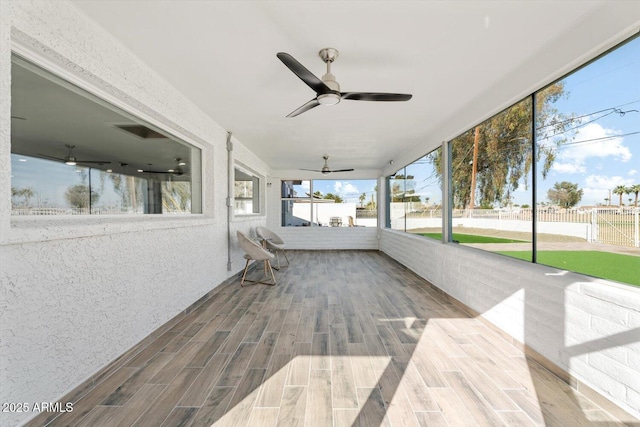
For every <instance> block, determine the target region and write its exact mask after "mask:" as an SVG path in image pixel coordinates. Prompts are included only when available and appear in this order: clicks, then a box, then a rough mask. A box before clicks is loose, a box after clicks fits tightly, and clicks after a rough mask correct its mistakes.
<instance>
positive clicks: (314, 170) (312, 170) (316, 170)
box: [300, 168, 322, 172]
mask: <svg viewBox="0 0 640 427" xmlns="http://www.w3.org/2000/svg"><path fill="white" fill-rule="evenodd" d="M300 170H301V171H311V172H322V171H321V170H318V169H302V168H300Z"/></svg>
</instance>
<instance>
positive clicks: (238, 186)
mask: <svg viewBox="0 0 640 427" xmlns="http://www.w3.org/2000/svg"><path fill="white" fill-rule="evenodd" d="M233 198H234V212H235V214H236V215H251V214H259V213H260V178H259V177H257V176H256V175H255V174H253V173H252V172H248V171H246V170H244V169H241V168H239V167H236V168H235V177H234V182H233Z"/></svg>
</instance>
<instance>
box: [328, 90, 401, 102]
mask: <svg viewBox="0 0 640 427" xmlns="http://www.w3.org/2000/svg"><path fill="white" fill-rule="evenodd" d="M340 96H341V97H342V99H351V100H353V101H408V100H410V99H411V97H412V96H413V95H409V94H403V93H378V92H342V93H340Z"/></svg>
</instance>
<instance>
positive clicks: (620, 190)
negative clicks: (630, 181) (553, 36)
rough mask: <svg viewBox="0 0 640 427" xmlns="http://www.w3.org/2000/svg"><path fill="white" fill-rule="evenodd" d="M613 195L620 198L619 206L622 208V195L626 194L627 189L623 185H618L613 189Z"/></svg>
mask: <svg viewBox="0 0 640 427" xmlns="http://www.w3.org/2000/svg"><path fill="white" fill-rule="evenodd" d="M613 194H617V195H618V196H620V203H619V205H620V206H621V207H622V195H623V194H627V187H625V186H624V185H618V186H616V188H614V189H613Z"/></svg>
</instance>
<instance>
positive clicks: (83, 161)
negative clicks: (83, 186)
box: [76, 160, 111, 165]
mask: <svg viewBox="0 0 640 427" xmlns="http://www.w3.org/2000/svg"><path fill="white" fill-rule="evenodd" d="M76 162H78V163H95V164H98V165H110V164H111V162H110V161H108V160H76Z"/></svg>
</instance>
